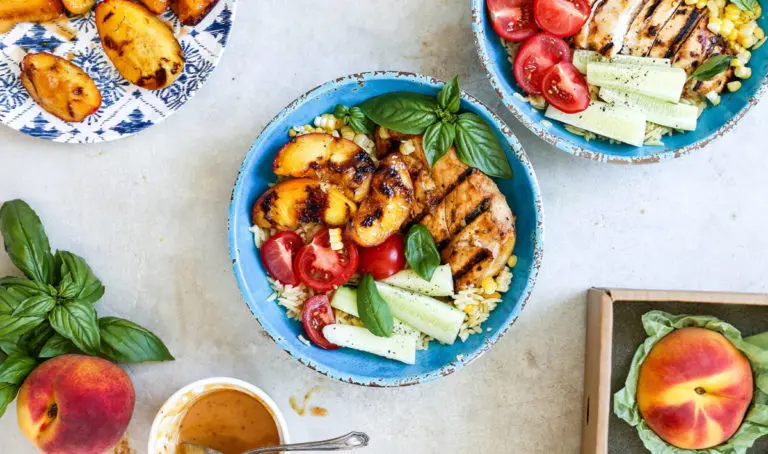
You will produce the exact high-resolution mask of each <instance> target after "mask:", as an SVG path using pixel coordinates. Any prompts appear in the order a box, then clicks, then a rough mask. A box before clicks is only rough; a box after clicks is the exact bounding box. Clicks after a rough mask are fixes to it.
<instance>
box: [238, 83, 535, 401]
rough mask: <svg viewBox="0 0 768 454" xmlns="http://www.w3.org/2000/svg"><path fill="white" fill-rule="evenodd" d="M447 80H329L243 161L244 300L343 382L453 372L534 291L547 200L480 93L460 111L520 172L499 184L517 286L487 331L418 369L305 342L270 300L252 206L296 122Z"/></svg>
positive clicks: (437, 348) (406, 381)
mask: <svg viewBox="0 0 768 454" xmlns="http://www.w3.org/2000/svg"><path fill="white" fill-rule="evenodd" d="M442 85H443V82H441V81H439V80H436V79H432V78H430V77H425V76H421V75H418V74H405V73H399V72H373V73H364V74H354V75H351V76H347V77H342V78H340V79H337V80H334V81H332V82H328V83H326V84H324V85H322V86H320V87H318V88H315V89H314V90H312V91H310V92H309V93H307V94H305V95H302V96H301V97H299V98H298V99H297V100H296V101H294V102H292V103H291V104H290V105H289V106H288V107H286V108H285V109H283V111H282V112H280V113H279V114H278V115H277V117H275V119H274V120H272V122H271V123H270V124H269V125H268V126H267V127H266V128H265V129H264V131H263V132H262V133H261V135H260V136H259V138H258V139H257V140H256V143H254V144H253V148H251V151H250V152H249V153H248V156H246V158H245V162H244V163H243V166H242V168H241V169H240V174H239V175H238V177H237V183H236V184H235V188H234V191H233V194H232V204H231V206H230V211H229V249H230V255H231V258H232V266H233V268H234V271H235V276H236V277H237V281H238V284H239V285H240V290H241V291H242V293H243V297H244V298H245V301H246V302H247V303H248V306H249V307H250V308H251V311H252V312H253V314H254V315H255V316H256V319H257V320H258V321H259V323H261V326H262V327H263V328H264V329H265V330H266V331H267V333H268V334H269V335H270V336H271V337H272V339H274V341H275V342H277V344H278V345H279V346H280V347H281V348H282V349H283V350H285V351H286V352H288V354H290V355H291V356H293V357H294V358H296V359H297V360H299V361H300V362H301V363H303V364H305V365H306V366H308V367H310V368H312V369H314V370H316V371H318V372H320V373H323V374H325V375H327V376H329V377H332V378H335V379H337V380H340V381H345V382H349V383H355V384H359V385H367V386H402V385H413V384H417V383H423V382H426V381H430V380H434V379H437V378H439V377H442V376H445V375H449V374H451V373H453V372H455V371H457V370H459V369H460V368H461V367H463V366H464V365H466V364H468V363H470V362H471V361H473V360H475V359H476V358H478V357H479V356H480V355H482V354H483V353H484V352H485V351H487V350H488V349H489V348H490V347H491V346H492V345H493V344H494V343H495V342H496V341H497V340H499V338H500V337H501V336H502V335H503V334H504V332H506V330H507V329H508V328H509V327H510V326H511V325H512V323H514V321H515V319H516V318H517V317H518V315H519V314H520V311H521V310H522V308H523V307H524V306H525V304H526V302H527V301H528V298H529V296H530V294H531V290H532V289H533V284H534V281H535V279H536V275H537V274H538V269H539V264H540V263H541V256H542V236H543V230H542V228H543V227H542V203H541V194H540V193H539V186H538V183H537V182H536V177H535V175H534V173H533V169H532V168H531V163H530V162H529V161H528V157H527V156H526V154H525V152H524V151H523V149H522V147H521V146H520V143H518V141H517V139H516V138H515V136H514V135H513V134H512V131H511V130H510V129H509V127H508V126H507V125H505V124H504V123H503V122H502V121H501V120H500V119H499V118H498V117H497V116H496V115H494V114H493V113H491V112H490V111H489V110H488V108H487V107H485V106H484V105H483V104H481V103H480V102H479V101H478V100H476V99H475V98H473V97H471V96H469V95H467V94H466V93H462V100H461V109H462V110H464V111H469V112H474V113H476V114H478V115H480V116H481V117H482V118H484V119H485V120H486V121H487V122H488V123H489V124H490V125H492V127H493V128H494V129H495V130H496V135H497V136H498V138H499V141H500V142H501V143H502V144H503V145H504V148H505V150H506V152H507V157H508V159H509V162H510V164H511V165H512V170H513V171H514V173H515V177H514V178H513V179H510V180H500V181H497V183H498V184H499V187H500V189H501V191H502V192H503V193H504V194H505V195H506V197H507V200H508V201H509V204H510V206H511V207H512V210H513V211H514V213H515V214H516V215H517V223H516V226H517V234H518V240H517V244H516V246H515V251H514V252H515V254H517V256H518V264H517V266H516V267H515V269H514V279H513V281H512V287H511V289H510V290H509V292H507V293H506V294H505V295H504V301H503V303H501V304H500V305H499V306H498V307H497V308H496V310H495V311H493V313H492V314H491V317H490V319H489V320H488V321H487V322H486V323H485V324H484V325H483V329H484V331H483V333H481V334H476V335H474V336H471V337H470V338H469V339H468V340H467V342H461V340H457V341H456V343H455V344H454V345H452V346H444V345H440V344H438V343H436V342H433V343H432V345H431V346H430V348H429V350H427V351H420V352H418V353H417V355H416V364H415V365H413V366H409V365H405V364H401V363H398V362H396V361H391V360H388V359H384V358H380V357H377V356H373V355H370V354H367V353H362V352H358V351H354V350H349V349H340V350H336V351H326V350H322V349H320V348H317V347H310V346H307V345H305V344H303V343H302V342H300V341H299V339H298V337H297V336H298V335H299V334H301V333H302V332H303V330H302V327H301V324H300V323H298V322H296V321H295V320H290V319H288V317H287V316H286V315H285V310H284V309H283V308H282V307H280V306H278V305H277V304H276V303H275V302H268V301H267V298H268V297H269V296H270V294H271V293H272V291H271V289H270V287H269V284H268V282H267V279H266V277H267V276H266V273H265V271H264V268H263V267H262V265H261V262H260V260H259V255H258V251H257V250H256V248H255V247H254V243H253V236H252V234H251V233H250V232H249V231H248V228H249V227H250V226H251V207H252V206H253V204H254V202H255V201H256V199H258V197H259V196H260V195H261V194H262V193H263V192H264V191H266V190H267V188H268V186H267V184H268V183H269V182H270V181H274V180H275V176H274V175H273V173H272V166H271V164H272V160H273V159H274V157H275V154H276V153H277V151H278V150H279V149H280V147H282V146H283V145H284V144H285V143H286V142H287V141H288V130H289V129H290V127H291V126H294V125H303V124H307V123H310V122H312V120H313V118H314V117H315V116H317V115H319V114H322V113H326V112H330V111H332V110H333V108H334V107H335V106H336V104H339V103H342V104H346V105H356V104H359V103H361V102H363V101H365V100H367V99H369V98H372V97H374V96H377V95H381V94H383V93H389V92H395V91H411V92H417V93H426V94H431V95H435V94H437V92H438V91H439V89H440V87H442Z"/></svg>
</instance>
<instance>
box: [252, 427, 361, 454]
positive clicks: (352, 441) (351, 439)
mask: <svg viewBox="0 0 768 454" xmlns="http://www.w3.org/2000/svg"><path fill="white" fill-rule="evenodd" d="M369 441H370V437H368V435H367V434H365V433H363V432H350V433H348V434H346V435H343V436H341V437H338V438H331V439H330V440H323V441H313V442H310V443H295V444H290V445H281V446H273V447H271V448H259V449H254V450H253V451H248V452H246V453H245V454H267V453H273V452H274V453H277V452H281V451H346V450H352V449H357V448H363V447H365V446H368V442H369Z"/></svg>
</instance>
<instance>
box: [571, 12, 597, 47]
mask: <svg viewBox="0 0 768 454" xmlns="http://www.w3.org/2000/svg"><path fill="white" fill-rule="evenodd" d="M603 1H604V0H593V1H592V3H591V6H592V8H591V9H590V12H589V17H588V18H587V21H586V22H584V25H582V26H581V30H579V32H578V33H576V34H575V35H574V36H573V38H571V40H572V42H573V45H574V46H575V47H576V48H577V49H588V48H589V33H590V31H591V30H592V19H594V18H595V13H596V12H597V10H598V8H599V7H600V6H601V5H602V4H603Z"/></svg>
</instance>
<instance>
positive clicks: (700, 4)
mask: <svg viewBox="0 0 768 454" xmlns="http://www.w3.org/2000/svg"><path fill="white" fill-rule="evenodd" d="M706 7H707V0H698V1H697V2H696V8H698V9H704V8H706Z"/></svg>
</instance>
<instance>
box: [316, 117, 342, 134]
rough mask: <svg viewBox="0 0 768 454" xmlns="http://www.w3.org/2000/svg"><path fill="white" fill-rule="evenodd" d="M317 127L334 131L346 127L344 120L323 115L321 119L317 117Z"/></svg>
mask: <svg viewBox="0 0 768 454" xmlns="http://www.w3.org/2000/svg"><path fill="white" fill-rule="evenodd" d="M314 124H315V127H317V128H322V129H325V130H330V131H333V130H335V129H338V128H340V127H342V126H343V125H344V120H342V119H340V118H336V117H335V116H334V115H332V114H322V115H320V116H319V117H315V121H314Z"/></svg>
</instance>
